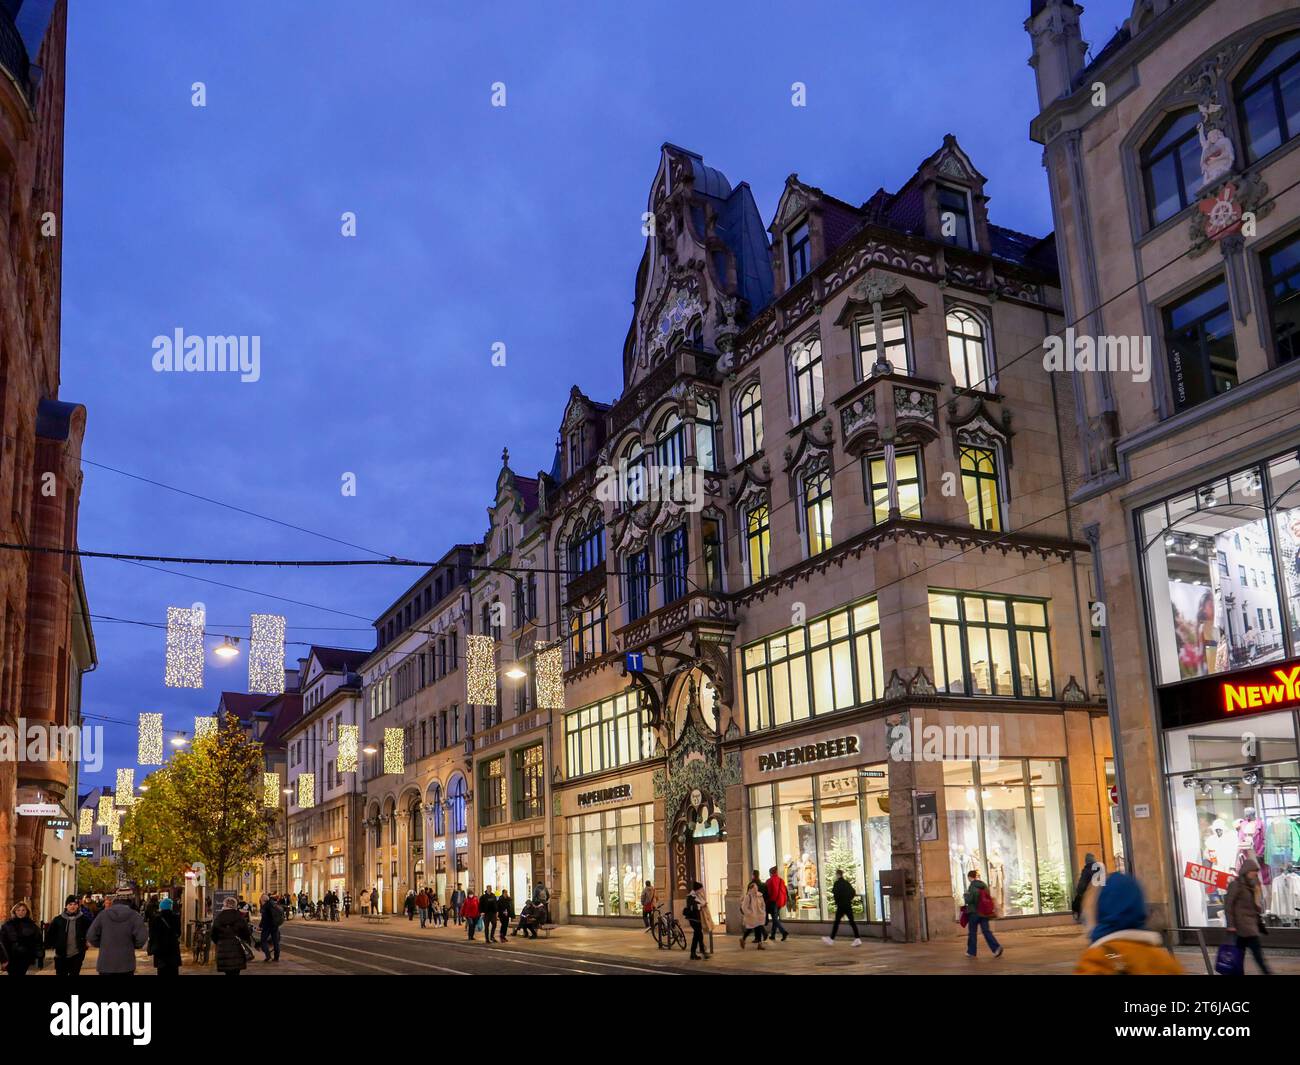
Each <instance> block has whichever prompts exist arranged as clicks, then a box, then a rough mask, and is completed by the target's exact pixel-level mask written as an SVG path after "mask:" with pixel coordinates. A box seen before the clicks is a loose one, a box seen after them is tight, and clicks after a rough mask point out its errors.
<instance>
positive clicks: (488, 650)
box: [465, 633, 497, 706]
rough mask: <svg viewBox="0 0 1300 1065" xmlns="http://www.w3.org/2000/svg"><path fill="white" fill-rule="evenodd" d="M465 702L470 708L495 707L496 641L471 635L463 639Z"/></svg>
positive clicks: (478, 635)
mask: <svg viewBox="0 0 1300 1065" xmlns="http://www.w3.org/2000/svg"><path fill="white" fill-rule="evenodd" d="M465 701H466V702H467V703H469V704H470V705H471V706H496V704H497V663H496V641H495V640H493V639H492V637H491V636H484V635H481V634H475V633H471V634H470V635H469V636H467V637H466V639H465Z"/></svg>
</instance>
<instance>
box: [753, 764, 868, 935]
mask: <svg viewBox="0 0 1300 1065" xmlns="http://www.w3.org/2000/svg"><path fill="white" fill-rule="evenodd" d="M872 772H873V773H875V774H877V775H874V776H871V777H866V776H864V775H862V774H861V773H859V771H858V769H856V768H854V769H852V770H850V771H848V772H844V773H840V774H826V775H823V776H818V777H805V778H802V779H798V780H789V781H782V782H781V783H779V784H761V785H758V786H755V787H751V788H750V789H749V806H750V858H751V868H754V869H757V870H759V875H760V876H762V877H763V879H765V880H766V879H767V876H768V871H769V870H770V869H771V868H772V867H773V866H775V867H776V870H777V873H778V874H779V875H780V876H781V877H782V878H783V879H784V880H785V882H786V892H787V901H786V909H785V911H784V912H783V913H782V915H781V917H782V920H785V921H789V920H791V919H794V920H810V921H829V920H832V919H833V918H834V916H835V903H834V900H833V899H832V898H831V885H832V884H834V882H835V871H836V870H837V869H842V870H844V876H845V879H846V880H848V881H849V883H851V884H852V885H853V887H854V889H855V890H856V891H857V897H856V898H855V899H854V900H853V913H854V917H855V919H856V920H867V921H881V920H885V919H886V918H887V916H888V914H887V911H886V909H885V907H884V905H883V900H882V898H881V895H880V872H881V870H883V869H889V868H890V867H891V865H892V859H891V852H890V834H889V791H888V776H887V773H888V769H887V767H885V766H881V767H879V768H877V769H874V770H872Z"/></svg>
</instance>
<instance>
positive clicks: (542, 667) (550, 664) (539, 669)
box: [533, 643, 564, 710]
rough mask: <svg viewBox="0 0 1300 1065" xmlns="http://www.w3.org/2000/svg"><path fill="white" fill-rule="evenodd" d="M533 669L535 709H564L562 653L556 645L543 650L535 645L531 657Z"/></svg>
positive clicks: (541, 646)
mask: <svg viewBox="0 0 1300 1065" xmlns="http://www.w3.org/2000/svg"><path fill="white" fill-rule="evenodd" d="M533 669H534V670H535V671H536V674H537V708H538V709H539V710H563V709H564V651H563V649H562V648H561V646H560V645H559V644H558V643H557V644H555V645H554V646H552V647H546V648H544V647H543V645H542V644H540V643H539V644H537V645H536V647H535V653H534V655H533Z"/></svg>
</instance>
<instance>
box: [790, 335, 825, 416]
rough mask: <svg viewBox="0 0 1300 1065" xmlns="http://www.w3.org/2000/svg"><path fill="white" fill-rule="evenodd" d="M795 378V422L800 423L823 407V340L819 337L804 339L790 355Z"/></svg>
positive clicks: (792, 372)
mask: <svg viewBox="0 0 1300 1065" xmlns="http://www.w3.org/2000/svg"><path fill="white" fill-rule="evenodd" d="M790 374H791V377H792V379H793V388H792V390H791V391H792V393H793V400H794V402H793V403H792V404H791V405H792V406H793V408H794V423H795V424H796V425H798V424H799V423H800V422H802V421H803V420H804V419H806V418H811V417H812V416H813V415H814V414H816V413H817V412H818V411H820V410H821V409H822V400H823V398H824V390H825V386H824V384H823V381H822V342H821V339H820V338H819V337H811V338H809V339H807V340H802V341H800V342H799V343H797V344H796V345H795V347H794V351H793V353H792V354H791V356H790Z"/></svg>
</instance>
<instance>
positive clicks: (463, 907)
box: [460, 895, 478, 917]
mask: <svg viewBox="0 0 1300 1065" xmlns="http://www.w3.org/2000/svg"><path fill="white" fill-rule="evenodd" d="M460 915H461V916H462V917H477V916H478V896H477V895H467V896H465V901H464V902H462V903H461V904H460Z"/></svg>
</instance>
